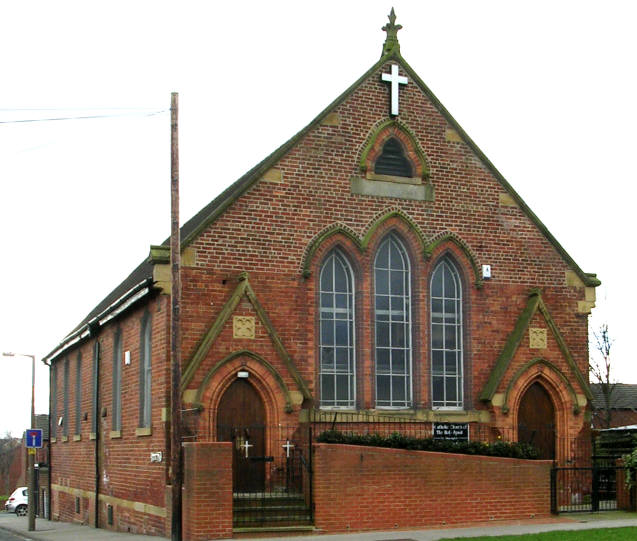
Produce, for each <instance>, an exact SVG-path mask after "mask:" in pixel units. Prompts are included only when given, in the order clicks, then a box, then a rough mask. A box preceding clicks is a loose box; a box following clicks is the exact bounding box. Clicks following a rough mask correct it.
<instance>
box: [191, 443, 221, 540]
mask: <svg viewBox="0 0 637 541" xmlns="http://www.w3.org/2000/svg"><path fill="white" fill-rule="evenodd" d="M182 520H183V539H184V541H199V540H205V539H221V538H227V537H232V443H230V442H220V443H185V444H184V491H183V513H182Z"/></svg>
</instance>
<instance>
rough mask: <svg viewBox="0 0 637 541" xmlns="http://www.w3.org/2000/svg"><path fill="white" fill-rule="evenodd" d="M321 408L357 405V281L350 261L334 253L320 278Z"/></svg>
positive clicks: (324, 265) (334, 251) (336, 251)
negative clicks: (355, 327) (355, 301)
mask: <svg viewBox="0 0 637 541" xmlns="http://www.w3.org/2000/svg"><path fill="white" fill-rule="evenodd" d="M319 294H320V344H319V348H320V370H319V371H320V386H321V407H340V408H353V407H354V406H355V404H356V378H355V357H354V355H355V338H354V277H353V273H352V269H351V267H350V266H349V264H348V263H347V260H346V259H345V258H344V257H343V255H342V254H341V253H340V251H338V250H333V251H332V252H331V253H330V254H329V255H328V256H327V259H326V260H325V262H324V263H323V266H322V267H321V275H320V293H319Z"/></svg>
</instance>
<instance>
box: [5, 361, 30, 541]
mask: <svg viewBox="0 0 637 541" xmlns="http://www.w3.org/2000/svg"><path fill="white" fill-rule="evenodd" d="M2 356H3V357H29V358H30V359H31V428H35V355H29V354H26V353H3V354H2ZM27 476H28V482H27V484H28V487H27V488H28V498H29V499H28V518H29V531H30V532H32V531H34V530H35V449H33V448H29V449H27Z"/></svg>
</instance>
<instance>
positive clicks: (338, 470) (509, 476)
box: [314, 444, 551, 532]
mask: <svg viewBox="0 0 637 541" xmlns="http://www.w3.org/2000/svg"><path fill="white" fill-rule="evenodd" d="M550 468H551V462H549V461H531V460H518V459H511V458H494V457H478V456H468V455H455V454H446V453H428V452H422V451H405V450H401V449H381V448H370V447H359V446H353V445H330V444H317V445H316V446H315V454H314V472H315V478H314V505H315V525H316V527H317V528H319V529H321V530H323V531H325V532H340V531H348V530H352V531H355V530H381V529H390V528H411V527H429V526H441V525H445V524H461V523H468V522H475V521H488V520H510V519H523V518H526V519H528V518H531V517H538V516H546V515H549V514H550Z"/></svg>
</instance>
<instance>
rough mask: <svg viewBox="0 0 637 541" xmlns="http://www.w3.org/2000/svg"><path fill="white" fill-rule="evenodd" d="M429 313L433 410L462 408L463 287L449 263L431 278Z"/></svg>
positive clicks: (442, 262)
mask: <svg viewBox="0 0 637 541" xmlns="http://www.w3.org/2000/svg"><path fill="white" fill-rule="evenodd" d="M430 313H431V387H432V406H433V407H434V408H436V407H438V408H445V407H448V408H462V407H463V369H462V365H463V361H462V286H461V283H460V275H459V274H458V270H457V269H456V267H455V265H454V264H453V263H452V262H451V261H449V260H448V259H443V260H442V261H441V262H440V263H439V264H438V266H437V267H436V269H435V270H434V273H433V275H432V277H431V312H430Z"/></svg>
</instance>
